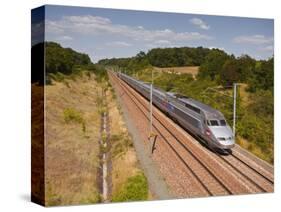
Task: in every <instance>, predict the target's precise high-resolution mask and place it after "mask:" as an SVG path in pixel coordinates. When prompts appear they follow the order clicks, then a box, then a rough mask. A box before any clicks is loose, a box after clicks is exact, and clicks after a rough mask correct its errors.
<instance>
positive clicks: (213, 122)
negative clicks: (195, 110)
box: [207, 119, 226, 126]
mask: <svg viewBox="0 0 281 212" xmlns="http://www.w3.org/2000/svg"><path fill="white" fill-rule="evenodd" d="M207 123H208V125H209V126H226V121H225V120H224V119H222V120H215V119H212V120H208V122H207Z"/></svg>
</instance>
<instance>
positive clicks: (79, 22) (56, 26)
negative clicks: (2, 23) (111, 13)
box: [46, 15, 212, 42]
mask: <svg viewBox="0 0 281 212" xmlns="http://www.w3.org/2000/svg"><path fill="white" fill-rule="evenodd" d="M46 32H47V33H51V34H63V33H64V34H66V33H71V32H72V33H78V34H85V35H104V34H109V35H120V36H124V37H127V38H131V39H133V40H136V41H138V40H141V41H147V42H153V41H157V40H167V41H170V42H171V41H191V40H210V39H212V37H211V36H208V35H205V34H201V33H199V32H180V33H179V32H174V31H172V30H170V29H164V30H159V29H155V30H149V29H145V28H144V27H142V26H136V27H133V26H128V25H120V24H113V23H112V22H111V21H110V19H108V18H104V17H99V16H90V15H87V16H64V17H63V18H62V19H60V20H57V21H50V20H46Z"/></svg>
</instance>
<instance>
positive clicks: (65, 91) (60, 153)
mask: <svg viewBox="0 0 281 212" xmlns="http://www.w3.org/2000/svg"><path fill="white" fill-rule="evenodd" d="M81 73H82V74H81V75H79V74H77V75H71V76H64V77H62V76H61V80H60V81H56V80H53V83H52V85H46V86H45V94H46V146H45V148H46V151H47V152H48V154H47V155H46V159H45V161H46V163H45V164H46V168H45V169H46V170H45V171H46V172H45V173H46V175H45V179H46V204H47V205H49V206H52V205H69V204H88V203H97V202H100V196H99V193H98V189H97V185H96V176H97V167H98V165H99V164H98V154H99V144H98V141H99V133H100V114H99V110H98V109H99V105H98V104H97V100H98V97H99V94H100V93H101V88H100V87H99V84H98V83H97V82H96V80H95V76H94V75H93V74H91V75H90V76H88V75H87V74H86V73H87V72H81ZM72 78H73V79H72ZM66 82H67V83H66Z"/></svg>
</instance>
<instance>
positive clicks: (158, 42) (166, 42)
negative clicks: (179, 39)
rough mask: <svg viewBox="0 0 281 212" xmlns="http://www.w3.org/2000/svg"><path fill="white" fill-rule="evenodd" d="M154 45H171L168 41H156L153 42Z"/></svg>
mask: <svg viewBox="0 0 281 212" xmlns="http://www.w3.org/2000/svg"><path fill="white" fill-rule="evenodd" d="M155 43H156V44H163V45H166V44H171V42H170V41H168V40H157V41H155Z"/></svg>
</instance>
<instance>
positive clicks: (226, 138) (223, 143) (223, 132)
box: [210, 126, 235, 149]
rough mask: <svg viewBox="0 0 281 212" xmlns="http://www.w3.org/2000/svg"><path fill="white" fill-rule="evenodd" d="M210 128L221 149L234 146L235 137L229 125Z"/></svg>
mask: <svg viewBox="0 0 281 212" xmlns="http://www.w3.org/2000/svg"><path fill="white" fill-rule="evenodd" d="M210 130H211V132H212V134H213V135H214V137H215V138H216V145H217V146H218V147H219V148H221V149H230V148H232V147H234V144H235V142H234V137H233V133H232V130H231V129H230V127H229V126H217V127H210Z"/></svg>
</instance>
